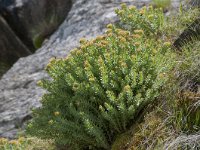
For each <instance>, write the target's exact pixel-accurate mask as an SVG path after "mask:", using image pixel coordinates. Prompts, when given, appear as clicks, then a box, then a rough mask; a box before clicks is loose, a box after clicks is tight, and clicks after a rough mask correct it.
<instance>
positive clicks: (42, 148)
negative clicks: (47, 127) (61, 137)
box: [0, 137, 55, 150]
mask: <svg viewBox="0 0 200 150" xmlns="http://www.w3.org/2000/svg"><path fill="white" fill-rule="evenodd" d="M52 143H53V142H52V141H45V140H41V139H38V138H35V137H31V138H30V137H19V138H18V139H16V140H8V139H6V138H0V149H1V150H55V147H54V146H53V144H52Z"/></svg>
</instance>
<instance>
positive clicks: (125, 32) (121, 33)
mask: <svg viewBox="0 0 200 150" xmlns="http://www.w3.org/2000/svg"><path fill="white" fill-rule="evenodd" d="M118 34H119V35H121V36H127V35H129V32H128V31H124V30H119V32H118Z"/></svg>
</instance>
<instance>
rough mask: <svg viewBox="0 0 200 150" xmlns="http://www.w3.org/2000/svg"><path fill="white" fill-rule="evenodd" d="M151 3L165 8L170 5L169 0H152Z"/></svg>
mask: <svg viewBox="0 0 200 150" xmlns="http://www.w3.org/2000/svg"><path fill="white" fill-rule="evenodd" d="M153 5H154V6H156V7H158V8H163V9H165V8H168V7H169V6H170V5H171V0H153Z"/></svg>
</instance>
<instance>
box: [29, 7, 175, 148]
mask: <svg viewBox="0 0 200 150" xmlns="http://www.w3.org/2000/svg"><path fill="white" fill-rule="evenodd" d="M122 7H123V8H126V6H124V5H123V6H122ZM126 9H127V11H129V10H130V9H128V8H126ZM135 11H136V10H135ZM150 11H152V12H153V10H150ZM138 12H139V11H137V12H136V13H138ZM124 13H126V11H125V12H124ZM122 15H123V14H122ZM137 22H140V20H137ZM135 23H136V22H135ZM131 29H134V27H133V28H131ZM136 29H137V30H134V31H133V30H131V31H126V30H122V29H119V28H116V27H115V26H114V25H111V24H109V25H108V30H107V32H106V34H105V35H103V36H99V37H97V38H96V39H94V40H91V41H87V40H85V39H81V40H80V43H81V45H80V47H79V48H77V49H75V50H72V51H71V53H70V55H69V56H68V57H66V58H63V59H52V60H51V61H50V63H49V64H48V66H47V67H46V71H47V73H48V74H49V76H50V77H51V80H42V81H41V82H39V85H40V86H41V87H43V88H44V89H46V90H47V91H48V92H47V93H46V94H44V95H43V97H42V101H41V102H42V107H41V108H39V109H36V110H34V118H33V120H32V122H31V123H30V124H29V125H28V128H27V131H28V133H30V134H31V135H35V136H38V137H41V138H46V139H53V140H55V142H56V143H57V144H58V145H59V146H64V147H65V146H66V147H68V148H71V149H73V150H74V149H87V148H89V149H101V150H102V149H111V143H112V142H113V141H114V140H115V138H116V136H117V135H119V134H120V133H122V132H124V131H126V130H127V129H128V128H129V126H130V125H132V123H133V121H134V119H136V117H137V115H138V113H139V112H140V111H141V110H142V109H143V108H144V107H145V106H146V105H147V104H149V103H151V102H152V101H153V100H155V99H156V97H157V96H159V93H160V91H161V89H162V87H163V86H164V84H165V82H166V81H167V79H168V77H167V72H168V71H169V69H170V68H171V66H172V65H171V64H170V65H165V64H166V62H167V61H168V60H169V59H168V57H169V56H170V57H171V54H170V53H168V51H170V48H169V43H164V44H163V43H162V42H161V41H155V40H154V39H152V38H150V39H148V38H145V37H146V35H145V32H149V31H151V30H155V29H156V28H154V27H152V29H149V27H148V29H146V26H140V28H139V26H138V28H136ZM157 29H158V28H157Z"/></svg>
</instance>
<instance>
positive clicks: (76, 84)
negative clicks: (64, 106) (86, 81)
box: [73, 83, 79, 91]
mask: <svg viewBox="0 0 200 150" xmlns="http://www.w3.org/2000/svg"><path fill="white" fill-rule="evenodd" d="M78 87H79V84H78V83H74V84H73V90H74V91H76V90H77V89H78Z"/></svg>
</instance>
